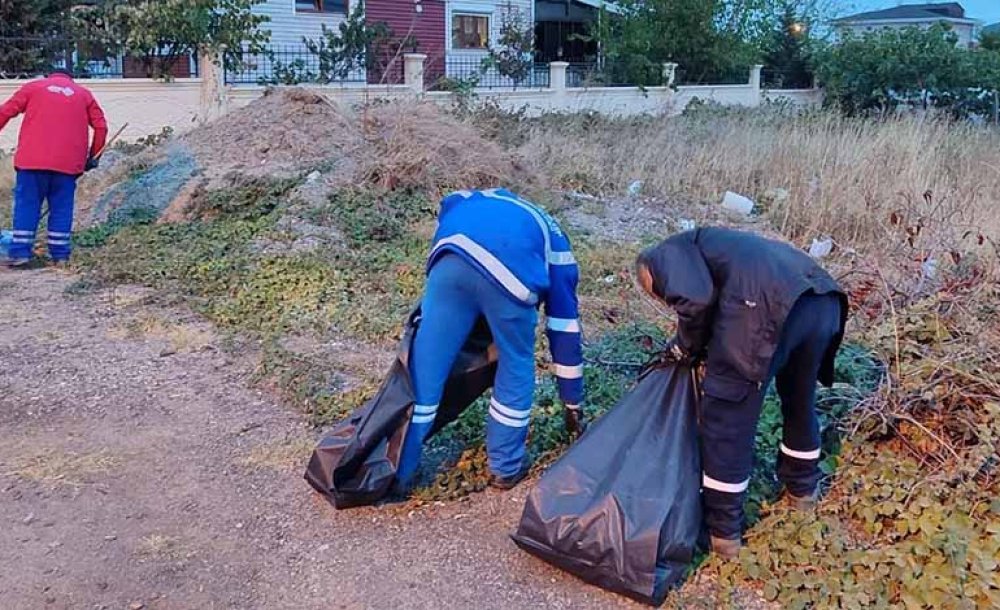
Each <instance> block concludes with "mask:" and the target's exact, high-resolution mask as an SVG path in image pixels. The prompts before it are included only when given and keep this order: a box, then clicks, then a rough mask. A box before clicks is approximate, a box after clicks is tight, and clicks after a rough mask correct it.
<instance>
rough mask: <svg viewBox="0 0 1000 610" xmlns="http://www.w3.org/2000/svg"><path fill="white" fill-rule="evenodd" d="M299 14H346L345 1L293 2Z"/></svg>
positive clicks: (303, 0)
mask: <svg viewBox="0 0 1000 610" xmlns="http://www.w3.org/2000/svg"><path fill="white" fill-rule="evenodd" d="M295 10H296V12H299V13H347V0H295Z"/></svg>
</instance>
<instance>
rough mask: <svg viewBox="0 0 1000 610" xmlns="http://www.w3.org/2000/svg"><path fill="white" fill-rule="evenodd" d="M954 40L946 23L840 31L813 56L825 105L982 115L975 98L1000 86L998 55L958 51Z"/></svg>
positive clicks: (981, 103)
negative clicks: (840, 37)
mask: <svg viewBox="0 0 1000 610" xmlns="http://www.w3.org/2000/svg"><path fill="white" fill-rule="evenodd" d="M957 40H958V39H957V37H956V36H955V34H954V33H953V32H952V31H950V30H949V29H948V27H947V26H945V25H935V26H933V27H931V28H927V29H922V28H918V27H909V28H904V29H901V30H895V29H887V30H880V31H877V32H866V33H865V34H864V35H862V36H856V35H851V34H845V36H844V38H843V40H841V41H839V42H838V43H837V44H832V45H829V46H827V47H826V48H825V49H822V50H820V51H819V52H818V53H817V54H816V59H815V64H816V70H817V75H818V77H819V79H820V82H821V83H822V85H823V86H824V88H825V90H826V99H827V101H828V103H831V104H835V105H836V106H838V107H839V108H840V109H842V110H843V111H845V112H847V113H850V114H859V113H865V112H878V113H882V114H884V113H886V112H889V111H891V110H893V109H895V108H897V107H915V108H922V109H927V108H932V107H936V108H943V109H947V110H951V111H953V113H955V114H956V115H958V116H968V115H970V114H975V113H980V114H981V113H982V108H983V107H984V104H985V103H986V102H985V100H980V99H979V98H982V97H984V92H988V91H994V90H996V89H998V88H1000V53H997V52H994V51H983V52H975V51H970V50H968V49H963V48H961V47H959V46H958V45H957V44H956V43H957ZM987 97H990V98H991V96H987ZM990 101H991V100H990ZM977 102H978V103H977Z"/></svg>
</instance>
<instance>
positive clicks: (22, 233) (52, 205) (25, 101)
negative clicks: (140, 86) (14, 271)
mask: <svg viewBox="0 0 1000 610" xmlns="http://www.w3.org/2000/svg"><path fill="white" fill-rule="evenodd" d="M20 114H23V115H24V121H23V123H22V124H21V132H20V135H19V137H18V141H17V152H16V153H15V154H14V169H15V170H17V179H16V180H17V182H16V184H15V186H14V239H13V243H12V244H11V246H10V252H9V259H8V261H7V265H8V266H9V267H21V266H24V265H26V264H27V263H28V262H29V261H30V260H31V249H32V245H34V243H35V232H36V231H37V230H38V223H39V221H40V220H41V213H42V204H43V203H44V202H46V201H48V204H49V219H48V223H47V226H48V246H49V256H51V257H52V260H53V261H55V262H56V263H62V262H65V261H66V260H68V259H69V256H70V236H71V235H70V234H71V232H72V230H73V207H74V200H75V194H76V180H77V178H78V177H79V176H80V175H81V174H83V173H84V172H85V171H87V170H90V169H93V168H95V167H97V158H98V157H99V156H100V153H101V151H102V150H103V149H104V143H105V140H106V138H107V135H108V124H107V121H105V119H104V112H103V111H102V110H101V106H100V105H99V104H98V103H97V100H96V99H95V98H94V96H93V94H92V93H91V92H90V91H89V90H87V89H86V88H84V87H81V86H80V85H78V84H76V83H75V82H74V81H73V79H72V78H71V77H70V75H69V73H68V72H66V71H63V70H57V71H55V72H53V73H52V74H51V75H50V76H49V77H48V78H43V79H40V80H35V81H31V82H30V83H28V84H26V85H24V86H23V87H21V88H20V89H18V90H17V91H16V92H15V93H14V95H13V96H12V97H11V98H10V99H9V100H7V101H6V102H5V103H4V104H2V105H0V130H2V129H3V128H4V127H5V126H6V125H7V123H8V121H10V120H11V119H13V118H14V117H16V116H18V115H20ZM91 129H93V131H94V137H93V140H92V141H91V138H90V130H91Z"/></svg>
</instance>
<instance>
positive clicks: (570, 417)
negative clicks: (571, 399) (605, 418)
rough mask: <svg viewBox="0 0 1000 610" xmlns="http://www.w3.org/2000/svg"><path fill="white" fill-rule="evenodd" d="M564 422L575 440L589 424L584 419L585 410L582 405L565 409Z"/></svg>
mask: <svg viewBox="0 0 1000 610" xmlns="http://www.w3.org/2000/svg"><path fill="white" fill-rule="evenodd" d="M563 423H564V424H565V425H566V433H567V434H569V437H570V439H573V440H576V439H577V438H579V437H580V435H581V434H583V433H584V432H585V431H586V430H587V424H586V422H585V421H584V420H583V410H582V409H581V408H580V407H566V408H565V409H563Z"/></svg>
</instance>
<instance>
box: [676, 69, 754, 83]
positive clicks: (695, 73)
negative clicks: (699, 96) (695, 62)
mask: <svg viewBox="0 0 1000 610" xmlns="http://www.w3.org/2000/svg"><path fill="white" fill-rule="evenodd" d="M674 82H675V83H677V85H747V84H749V83H750V67H749V66H747V67H746V68H732V69H728V70H722V71H705V70H688V69H686V68H684V66H679V67H678V68H677V72H676V76H675V80H674Z"/></svg>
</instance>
